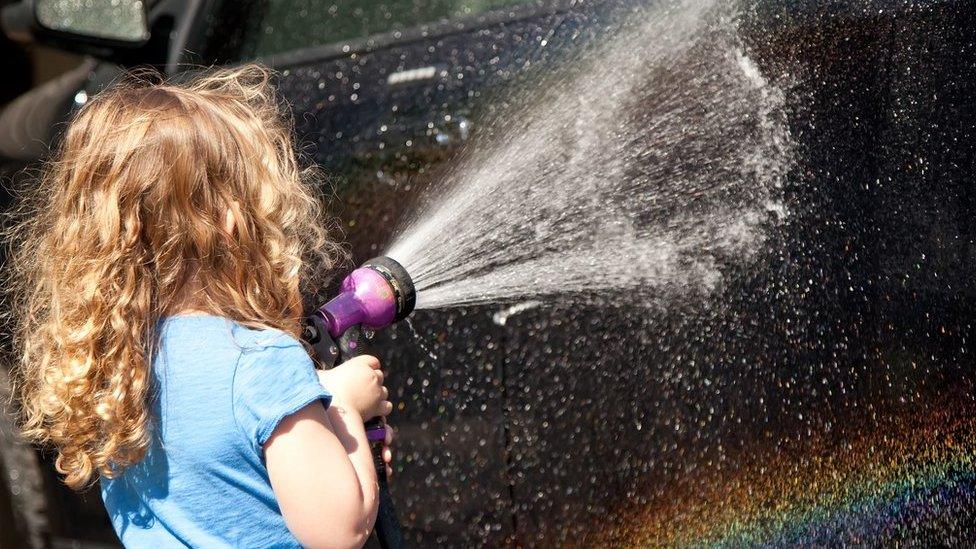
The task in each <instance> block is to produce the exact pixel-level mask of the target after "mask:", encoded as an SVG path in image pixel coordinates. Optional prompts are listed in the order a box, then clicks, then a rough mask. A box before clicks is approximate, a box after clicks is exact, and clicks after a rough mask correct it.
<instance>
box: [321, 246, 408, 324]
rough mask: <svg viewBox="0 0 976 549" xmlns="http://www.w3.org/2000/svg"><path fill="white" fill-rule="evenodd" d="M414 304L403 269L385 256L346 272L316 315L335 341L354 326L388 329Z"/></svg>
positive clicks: (402, 317) (405, 315)
mask: <svg viewBox="0 0 976 549" xmlns="http://www.w3.org/2000/svg"><path fill="white" fill-rule="evenodd" d="M416 302H417V293H416V290H415V289H414V285H413V280H412V279H411V278H410V275H409V274H408V273H407V271H406V269H404V268H403V266H402V265H400V264H399V263H397V262H396V261H394V260H393V259H390V258H389V257H377V258H374V259H370V260H369V261H367V262H366V263H364V264H363V266H362V267H359V268H358V269H356V270H354V271H353V272H351V273H349V275H348V276H346V278H345V279H344V280H343V281H342V286H341V287H340V290H339V295H337V296H336V297H334V298H333V299H331V300H330V301H329V302H328V303H326V304H325V305H322V306H321V307H319V310H318V311H317V314H318V316H319V317H320V318H322V320H324V321H325V324H326V326H328V331H329V335H331V336H332V337H334V338H337V337H339V336H341V335H342V334H343V333H345V332H346V330H348V329H349V328H351V327H353V326H355V325H357V324H358V325H362V326H363V327H364V328H370V329H374V330H376V329H379V328H384V327H386V326H389V325H390V324H393V323H394V322H397V321H399V320H402V319H404V318H406V317H407V315H409V314H410V313H411V312H413V308H414V305H415V304H416Z"/></svg>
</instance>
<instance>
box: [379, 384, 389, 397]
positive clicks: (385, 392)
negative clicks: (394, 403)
mask: <svg viewBox="0 0 976 549" xmlns="http://www.w3.org/2000/svg"><path fill="white" fill-rule="evenodd" d="M382 389H383V390H382V391H380V392H381V393H383V400H390V390H389V389H387V388H386V387H385V386H384V387H383V388H382Z"/></svg>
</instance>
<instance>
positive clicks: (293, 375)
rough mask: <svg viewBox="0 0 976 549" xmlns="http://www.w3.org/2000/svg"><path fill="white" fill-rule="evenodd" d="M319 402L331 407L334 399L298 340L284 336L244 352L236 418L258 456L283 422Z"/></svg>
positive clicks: (235, 397)
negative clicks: (321, 381)
mask: <svg viewBox="0 0 976 549" xmlns="http://www.w3.org/2000/svg"><path fill="white" fill-rule="evenodd" d="M316 400H321V401H322V403H323V404H324V405H325V406H328V405H329V403H330V402H331V401H332V395H330V394H329V392H328V391H326V390H325V389H324V388H323V387H322V385H321V384H320V383H319V380H318V376H317V375H316V374H315V367H314V366H313V365H312V359H311V358H310V357H309V356H308V353H307V352H306V351H305V349H304V348H303V347H302V346H301V344H300V343H299V342H298V341H297V340H296V339H294V338H293V337H291V336H290V335H288V334H285V333H284V332H281V333H280V335H278V336H277V337H274V338H272V339H271V340H270V341H268V342H265V343H263V344H259V345H256V346H254V347H250V348H245V349H244V350H243V352H242V354H241V358H240V360H239V361H238V363H237V371H236V372H235V373H234V388H233V401H234V418H235V419H236V421H237V424H238V426H239V427H240V428H241V430H242V431H243V433H244V436H245V437H247V439H248V441H249V442H250V443H251V444H252V445H253V446H254V448H255V450H256V451H257V452H258V454H261V452H262V450H263V447H264V443H265V442H267V441H268V439H269V438H271V434H272V433H273V432H274V430H275V427H277V426H278V423H280V422H281V420H282V419H284V418H285V417H287V416H289V415H291V414H293V413H295V412H297V411H299V410H301V409H302V408H304V407H305V406H306V405H308V404H309V403H312V402H315V401H316Z"/></svg>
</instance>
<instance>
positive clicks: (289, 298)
mask: <svg viewBox="0 0 976 549" xmlns="http://www.w3.org/2000/svg"><path fill="white" fill-rule="evenodd" d="M272 77H273V74H272V73H271V72H270V71H268V70H267V69H265V68H263V67H261V66H258V65H246V66H243V67H237V68H233V69H225V70H221V71H218V72H212V73H210V74H206V75H203V76H199V77H196V78H194V79H192V80H190V81H189V82H186V83H183V84H175V83H167V82H158V81H156V82H153V81H150V80H147V79H146V78H145V77H143V76H139V75H136V76H129V77H127V78H125V79H124V80H123V81H121V82H119V83H118V84H116V85H115V86H113V87H111V88H110V89H108V90H106V91H104V92H102V93H100V94H98V95H97V96H95V97H94V98H93V99H92V100H91V101H90V102H89V103H88V104H87V105H85V106H84V107H83V108H82V109H81V110H80V111H79V112H78V113H77V114H76V115H75V116H74V118H73V120H72V121H71V123H70V124H69V126H68V128H67V130H66V131H65V134H64V136H63V139H62V141H61V144H60V147H59V149H58V150H57V151H56V153H55V154H54V155H53V156H52V158H51V159H50V160H49V161H48V162H47V164H46V167H45V169H44V170H43V175H42V176H41V177H40V180H39V181H36V180H35V181H33V185H34V188H32V189H31V190H29V191H26V192H25V193H22V194H23V196H22V197H21V199H20V202H19V206H18V207H17V208H16V210H15V212H16V213H15V217H16V219H17V220H18V221H17V222H16V223H15V224H13V228H12V229H10V230H8V235H7V236H8V240H9V242H10V244H11V245H10V251H9V252H8V257H9V258H10V259H11V260H12V265H11V267H12V268H11V269H10V275H9V276H8V280H7V281H6V286H7V289H8V290H9V293H8V305H9V306H10V307H12V310H13V311H14V314H13V316H12V318H13V319H14V320H15V322H14V323H13V331H14V336H15V337H14V341H15V347H16V351H17V362H18V364H17V366H16V368H15V369H14V382H15V389H16V394H17V395H18V403H19V406H18V408H19V410H20V412H21V416H22V428H23V432H24V434H25V435H26V436H27V437H28V438H29V439H30V440H32V441H35V442H37V443H41V444H46V445H50V446H52V447H53V448H54V449H55V450H56V451H57V454H58V455H57V460H56V464H57V469H58V471H59V472H60V473H62V474H63V475H64V480H65V482H66V483H67V484H68V485H69V486H71V487H73V488H77V489H80V488H83V487H85V486H86V485H88V484H89V483H90V482H91V481H92V480H93V479H94V478H95V477H96V475H98V474H100V475H104V476H106V477H112V476H115V475H117V474H118V473H119V472H120V471H122V470H123V469H125V468H126V467H128V466H129V465H132V464H134V463H136V462H138V461H140V460H141V459H142V458H143V456H144V455H145V453H146V450H147V448H148V446H149V443H150V441H151V438H152V436H153V435H152V432H153V428H152V424H153V418H151V417H150V407H149V405H148V404H149V400H150V399H151V398H152V396H153V387H152V385H153V383H152V379H153V377H152V375H151V369H150V368H151V366H150V365H151V362H152V356H153V353H154V349H155V347H156V345H157V337H158V334H157V333H156V328H157V323H158V321H159V319H161V318H162V317H164V316H167V315H171V314H174V313H178V312H181V311H187V310H195V311H202V312H206V313H209V314H214V315H219V316H226V317H229V318H233V319H235V320H237V321H238V322H241V323H242V324H245V325H248V326H252V327H271V328H277V329H280V330H283V331H286V332H289V333H291V334H293V335H296V336H297V335H298V334H299V332H300V319H301V315H302V311H303V302H302V295H303V294H305V293H307V292H306V291H307V290H308V289H310V288H312V287H314V286H316V285H318V284H321V283H322V281H323V280H324V278H325V275H326V273H327V272H328V271H329V269H330V268H331V266H332V261H333V258H334V257H335V253H336V252H337V251H338V249H337V248H336V246H335V245H334V244H331V243H330V240H329V239H328V238H327V236H328V235H327V229H326V227H327V225H326V223H325V217H324V214H323V211H322V205H321V197H320V196H319V194H318V191H317V183H319V182H320V180H321V178H320V177H319V176H318V175H317V173H316V172H315V170H314V169H311V168H310V167H308V166H305V167H303V166H302V165H301V164H306V165H307V164H309V163H307V162H304V163H303V162H300V160H299V158H298V157H297V156H296V153H295V149H294V143H293V137H292V133H293V128H292V122H291V120H290V118H289V117H288V116H286V114H285V113H286V112H287V109H286V108H285V106H284V105H283V103H282V102H281V100H280V99H279V98H278V97H277V95H276V94H275V91H274V88H273V86H272V85H271V80H272ZM228 210H230V212H231V215H233V217H234V221H235V226H236V228H235V230H234V231H233V232H231V233H228V232H227V231H226V229H225V227H224V226H225V219H226V216H227V215H228V213H227V212H228Z"/></svg>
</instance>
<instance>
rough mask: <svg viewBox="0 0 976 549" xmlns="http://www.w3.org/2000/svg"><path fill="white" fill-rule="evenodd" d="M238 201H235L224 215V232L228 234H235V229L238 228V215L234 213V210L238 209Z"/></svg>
mask: <svg viewBox="0 0 976 549" xmlns="http://www.w3.org/2000/svg"><path fill="white" fill-rule="evenodd" d="M237 206H238V204H237V201H236V200H235V201H234V202H233V205H232V206H231V207H229V208H227V213H226V215H225V216H224V232H225V233H227V234H228V235H233V234H234V230H235V229H237V216H236V215H234V210H236V209H237Z"/></svg>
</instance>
